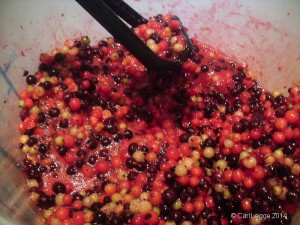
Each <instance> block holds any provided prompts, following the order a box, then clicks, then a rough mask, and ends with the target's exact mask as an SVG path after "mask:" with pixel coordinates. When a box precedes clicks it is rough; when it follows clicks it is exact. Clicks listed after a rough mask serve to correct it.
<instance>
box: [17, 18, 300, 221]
mask: <svg viewBox="0 0 300 225" xmlns="http://www.w3.org/2000/svg"><path fill="white" fill-rule="evenodd" d="M179 26H180V23H179V21H178V19H177V17H175V16H171V15H169V14H167V15H164V16H162V15H158V16H155V17H153V18H151V19H150V20H149V22H148V23H147V24H143V25H141V26H139V27H137V28H135V29H134V32H135V33H136V34H137V35H138V36H139V37H140V38H141V39H142V40H143V41H144V42H145V43H146V44H147V45H148V47H149V48H150V49H151V50H152V51H153V52H155V53H156V54H157V55H159V56H160V57H163V58H166V59H170V60H174V59H176V57H177V56H178V55H179V54H180V53H181V52H182V51H184V49H185V48H186V45H185V39H184V37H183V35H182V34H181V32H180V27H179ZM192 41H193V44H194V48H193V51H192V53H191V55H190V57H189V58H188V59H187V60H186V61H185V62H184V63H183V64H182V68H181V71H180V72H179V73H178V74H174V75H170V76H171V78H170V77H169V81H168V82H164V78H163V77H162V78H158V79H157V80H154V81H153V79H152V77H151V74H148V72H147V70H146V69H145V68H144V67H143V65H142V64H141V63H140V62H139V61H138V60H137V59H136V58H134V57H133V56H132V55H131V54H130V53H129V52H128V51H127V50H126V49H124V47H122V45H120V44H119V43H118V42H117V41H116V40H114V39H113V38H107V39H103V40H101V41H99V43H98V44H97V45H95V46H91V45H90V39H89V38H88V37H87V36H84V37H81V38H78V39H75V40H67V41H66V42H65V44H64V46H63V47H62V48H56V49H54V50H53V51H52V52H51V53H50V54H41V56H40V65H39V68H38V71H37V72H36V73H35V74H34V75H27V76H26V83H27V87H26V88H24V89H23V90H22V91H21V92H20V96H21V100H20V102H19V106H20V107H21V112H20V118H21V122H20V125H19V130H20V133H21V135H20V144H19V147H20V151H21V152H22V153H23V154H24V161H23V168H24V173H25V174H26V176H27V178H28V186H29V195H30V198H31V199H32V201H33V202H34V203H35V204H36V205H37V206H38V208H39V210H40V216H41V218H42V220H43V221H44V223H45V224H51V225H71V224H75V225H83V224H85V225H90V224H92V225H94V224H111V225H114V224H134V225H139V224H140V225H142V224H149V225H155V224H159V225H163V224H165V225H173V224H183V225H191V224H208V225H211V224H251V225H252V224H290V223H291V217H292V215H293V214H294V213H295V211H296V210H297V208H299V200H300V182H299V174H300V164H299V152H300V147H299V146H300V119H299V117H300V116H299V112H300V87H299V86H294V87H291V88H290V89H289V96H287V97H284V96H283V95H281V94H280V93H279V92H276V91H275V92H273V93H270V92H268V91H266V90H265V89H264V88H263V87H261V86H260V84H259V83H258V82H257V81H256V80H255V79H253V76H252V73H251V72H250V71H249V70H248V69H247V65H246V64H241V63H238V62H234V61H232V60H230V59H229V58H228V57H227V56H226V55H224V54H223V53H221V52H220V51H218V50H216V49H214V48H212V47H209V46H207V45H205V44H202V43H200V42H198V41H197V40H195V39H193V40H192ZM158 77H159V74H158ZM239 213H240V214H239ZM247 213H253V215H254V214H257V215H262V214H263V215H267V216H266V217H255V216H253V217H247V216H246V217H243V216H232V215H244V214H245V215H246V214H247ZM268 215H269V216H268ZM277 215H279V216H277Z"/></svg>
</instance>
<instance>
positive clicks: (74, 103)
mask: <svg viewBox="0 0 300 225" xmlns="http://www.w3.org/2000/svg"><path fill="white" fill-rule="evenodd" d="M69 106H70V108H71V109H72V110H73V111H78V110H79V109H80V107H81V101H80V99H79V98H71V99H70V102H69Z"/></svg>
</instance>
